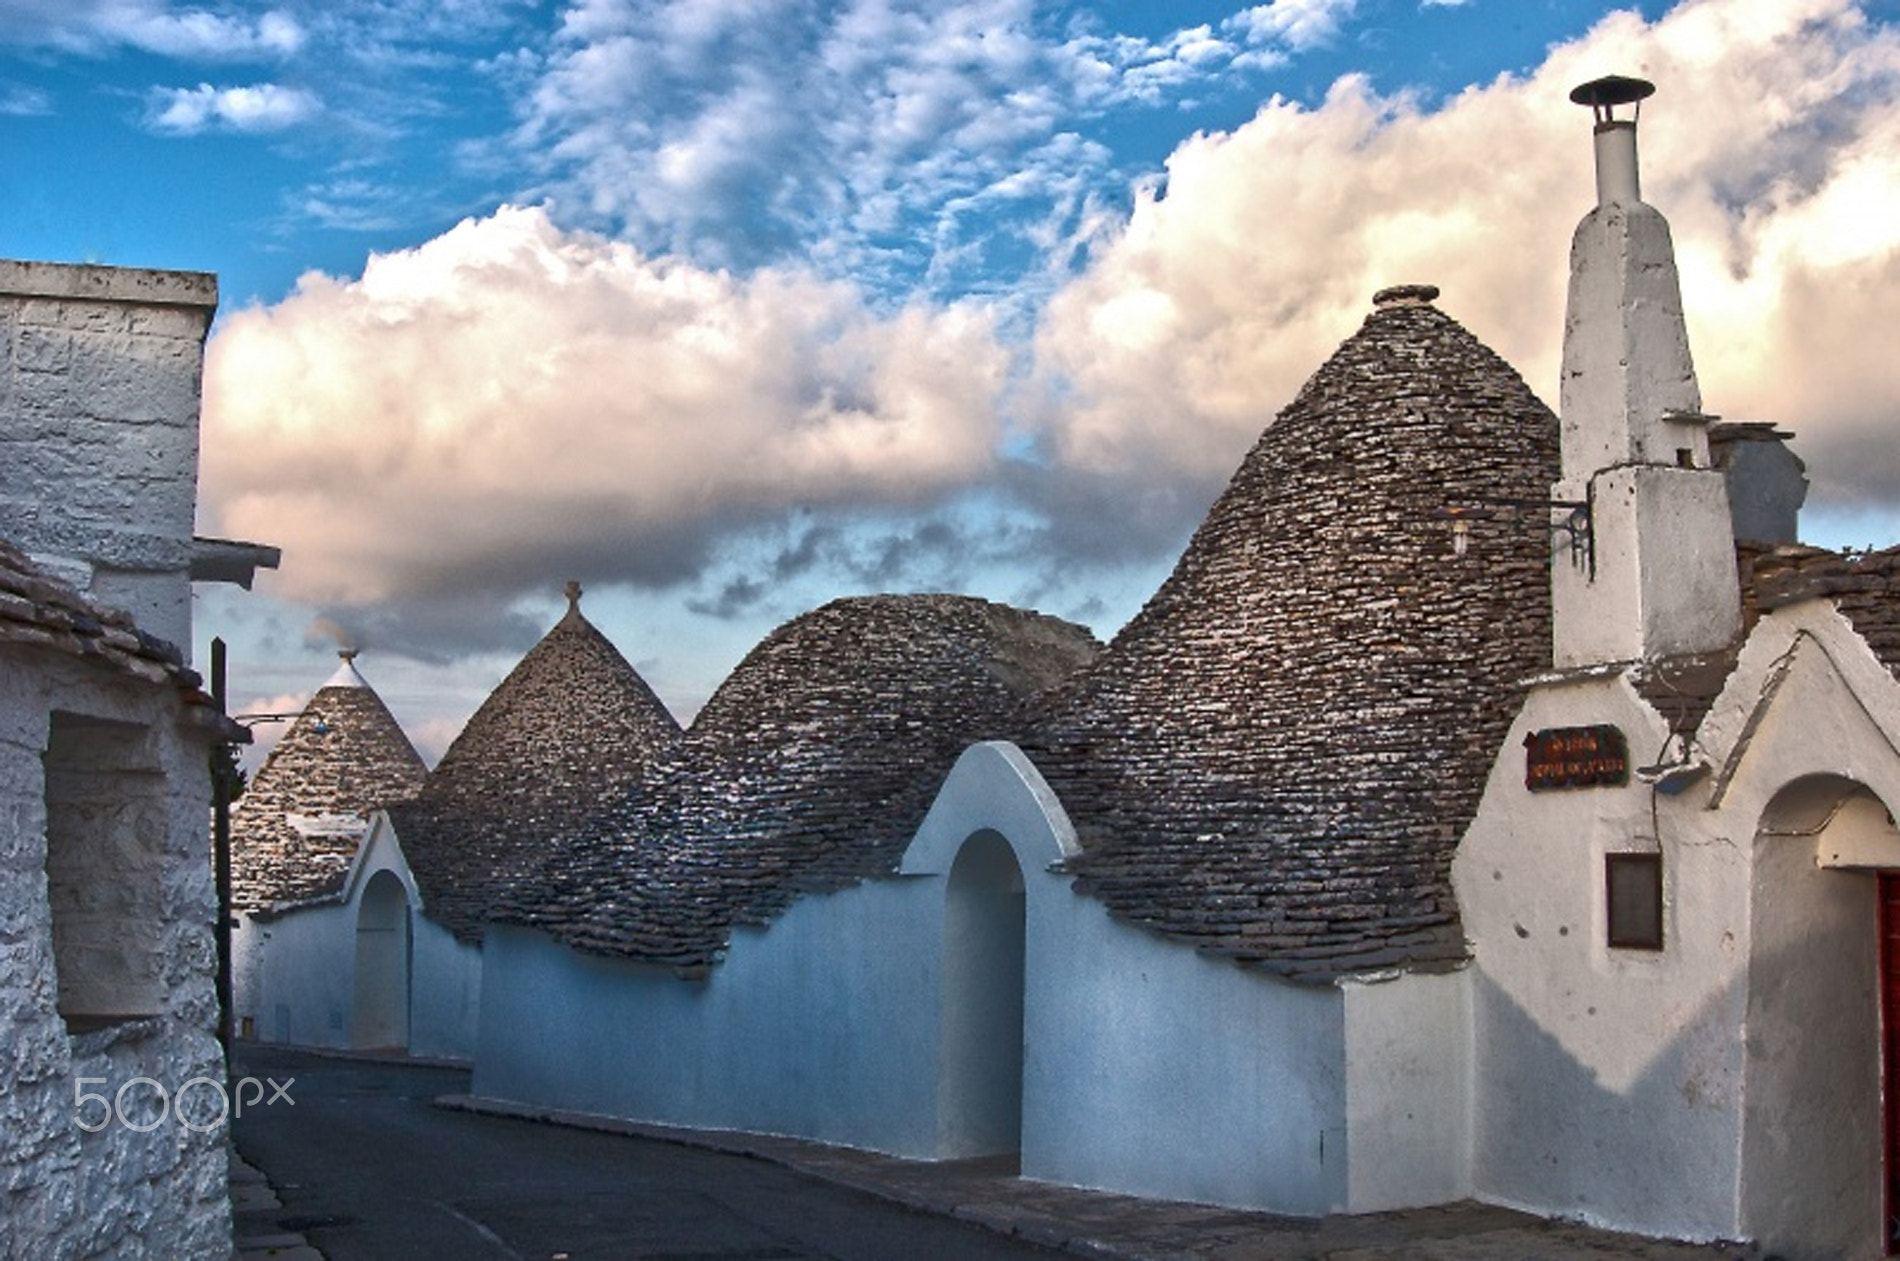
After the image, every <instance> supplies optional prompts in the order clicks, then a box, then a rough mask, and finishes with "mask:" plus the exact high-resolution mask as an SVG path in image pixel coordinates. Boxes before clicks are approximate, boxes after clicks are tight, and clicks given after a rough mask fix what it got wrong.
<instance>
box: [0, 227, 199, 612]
mask: <svg viewBox="0 0 1900 1261" xmlns="http://www.w3.org/2000/svg"><path fill="white" fill-rule="evenodd" d="M217 301H218V290H217V279H216V278H215V277H213V276H210V275H205V274H202V273H197V272H169V271H143V270H132V269H126V268H115V267H80V266H69V265H65V264H57V263H30V262H16V261H10V260H0V538H5V539H9V540H10V541H12V542H14V543H15V544H17V545H19V546H20V547H21V548H22V549H24V550H25V551H27V552H28V553H30V554H32V555H33V556H35V557H36V558H38V559H41V560H42V561H43V562H44V561H55V560H56V562H57V563H58V567H59V569H60V570H61V576H63V577H66V578H68V579H69V580H70V581H72V582H73V583H74V585H76V586H78V587H80V588H81V589H82V590H87V591H89V592H90V594H92V595H93V596H94V597H96V598H97V599H99V600H100V601H101V602H102V603H105V604H109V605H113V606H115V607H119V608H124V609H126V610H128V611H130V612H131V613H132V614H133V616H134V617H135V618H137V620H138V623H139V625H140V627H142V628H143V629H145V630H147V631H149V632H150V633H152V634H154V635H156V636H158V637H159V638H161V639H165V640H169V641H170V642H172V643H175V644H178V645H179V646H181V647H183V648H186V649H189V641H190V635H191V591H190V581H189V577H188V574H189V568H190V563H191V540H192V527H193V518H194V516H195V513H196V503H197V484H198V404H199V388H200V387H199V377H200V371H201V369H202V366H203V361H204V340H205V335H206V333H207V332H208V331H209V329H210V326H211V315H212V312H213V311H214V310H215V309H216V307H217ZM49 488H56V491H49Z"/></svg>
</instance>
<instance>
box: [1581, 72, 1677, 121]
mask: <svg viewBox="0 0 1900 1261" xmlns="http://www.w3.org/2000/svg"><path fill="white" fill-rule="evenodd" d="M1655 91H1656V85H1655V84H1653V83H1651V82H1650V81H1649V80H1648V79H1632V78H1630V77H1628V76H1627V75H1620V74H1606V75H1604V76H1603V77H1602V78H1601V79H1592V80H1590V82H1588V83H1580V84H1578V85H1577V86H1576V87H1574V88H1572V89H1570V99H1571V100H1572V101H1574V102H1576V103H1577V104H1578V105H1588V106H1590V107H1591V108H1592V109H1594V110H1598V111H1600V112H1603V116H1604V117H1605V118H1607V117H1608V113H1607V111H1608V110H1609V109H1610V107H1611V106H1613V105H1631V104H1634V103H1635V102H1637V101H1641V100H1644V99H1646V98H1647V97H1649V96H1650V95H1652V94H1653V93H1654V92H1655Z"/></svg>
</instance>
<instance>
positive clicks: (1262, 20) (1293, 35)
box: [1226, 0, 1456, 52]
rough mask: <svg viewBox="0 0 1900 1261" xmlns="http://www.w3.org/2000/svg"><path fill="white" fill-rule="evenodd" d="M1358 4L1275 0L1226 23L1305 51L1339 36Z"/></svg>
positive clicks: (1256, 39) (1266, 40)
mask: <svg viewBox="0 0 1900 1261" xmlns="http://www.w3.org/2000/svg"><path fill="white" fill-rule="evenodd" d="M1454 2H1456V0H1454ZM1358 4H1359V0H1271V3H1268V4H1260V5H1255V6H1254V7H1253V8H1251V9H1243V10H1241V11H1240V12H1239V13H1236V14H1234V16H1233V17H1231V18H1228V19H1227V22H1226V25H1227V26H1230V27H1232V28H1234V29H1237V30H1241V31H1244V32H1246V34H1247V37H1248V38H1249V39H1250V40H1253V41H1254V42H1256V43H1277V44H1285V45H1286V46H1287V47H1288V48H1291V49H1293V50H1294V51H1295V52H1304V51H1306V50H1307V49H1309V48H1316V47H1318V46H1319V45H1321V44H1325V43H1327V42H1329V41H1331V40H1332V39H1333V38H1334V37H1335V36H1337V35H1338V34H1339V26H1340V23H1342V22H1344V21H1345V20H1346V19H1348V18H1350V17H1351V16H1352V13H1353V10H1354V9H1355V8H1357V7H1358Z"/></svg>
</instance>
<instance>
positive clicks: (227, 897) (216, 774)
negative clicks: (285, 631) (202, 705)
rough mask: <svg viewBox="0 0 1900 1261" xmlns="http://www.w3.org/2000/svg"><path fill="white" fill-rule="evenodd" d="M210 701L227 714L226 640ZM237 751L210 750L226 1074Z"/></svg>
mask: <svg viewBox="0 0 1900 1261" xmlns="http://www.w3.org/2000/svg"><path fill="white" fill-rule="evenodd" d="M211 698H212V700H214V701H216V702H217V706H218V712H219V713H220V714H224V713H226V712H228V707H227V706H226V704H225V688H224V640H222V639H219V638H214V639H212V641H211ZM234 761H235V758H234V750H233V749H232V747H231V746H230V745H229V744H225V743H222V742H220V743H218V744H216V745H213V746H212V748H211V869H212V876H213V879H215V880H216V882H217V886H218V922H217V925H216V928H215V931H214V933H213V936H214V937H215V939H216V941H217V947H218V978H217V989H218V1045H219V1046H221V1047H223V1048H224V1064H225V1071H226V1073H229V1072H230V1069H231V775H232V769H233V762H234Z"/></svg>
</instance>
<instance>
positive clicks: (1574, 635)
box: [1551, 75, 1741, 667]
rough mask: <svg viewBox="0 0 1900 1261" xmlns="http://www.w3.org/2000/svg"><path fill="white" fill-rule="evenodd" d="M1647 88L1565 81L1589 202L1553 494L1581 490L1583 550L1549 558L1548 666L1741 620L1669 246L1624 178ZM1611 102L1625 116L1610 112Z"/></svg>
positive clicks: (1657, 220) (1652, 645)
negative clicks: (1589, 180)
mask: <svg viewBox="0 0 1900 1261" xmlns="http://www.w3.org/2000/svg"><path fill="white" fill-rule="evenodd" d="M1654 91H1655V88H1654V86H1653V85H1651V84H1649V83H1646V82H1644V81H1643V80H1641V79H1628V78H1623V77H1621V76H1616V75H1612V76H1610V77H1608V78H1604V79H1597V80H1594V81H1592V82H1590V83H1586V84H1584V85H1583V86H1581V87H1579V88H1577V89H1576V90H1575V91H1574V92H1572V93H1571V94H1570V99H1571V100H1573V101H1575V102H1577V103H1578V104H1582V105H1588V106H1590V107H1591V109H1592V111H1593V112H1594V113H1595V116H1596V133H1595V148H1596V176H1597V205H1596V207H1595V208H1594V209H1593V210H1591V211H1590V213H1589V214H1587V215H1585V216H1584V217H1583V221H1582V222H1581V223H1579V224H1578V225H1577V231H1576V235H1575V236H1574V237H1573V238H1572V241H1571V247H1570V296H1569V303H1568V306H1567V308H1566V310H1565V313H1564V354H1563V380H1562V382H1561V387H1560V390H1559V401H1558V413H1559V415H1560V417H1561V420H1562V426H1563V430H1562V431H1563V481H1561V482H1559V483H1558V485H1557V486H1556V487H1555V488H1554V494H1553V498H1555V499H1558V500H1565V501H1580V502H1587V503H1588V505H1589V511H1590V516H1591V522H1592V539H1591V542H1592V547H1591V549H1590V552H1591V554H1590V555H1589V556H1588V557H1586V559H1585V561H1584V563H1582V564H1577V563H1573V561H1572V560H1571V556H1570V550H1569V549H1568V548H1559V549H1557V551H1556V555H1555V559H1554V560H1553V565H1552V573H1551V588H1552V601H1553V605H1554V613H1555V616H1556V639H1555V644H1554V649H1555V657H1556V663H1557V665H1558V666H1559V667H1570V666H1586V665H1600V664H1604V663H1608V662H1615V661H1633V660H1639V659H1654V658H1657V657H1664V656H1672V655H1676V654H1681V653H1701V652H1712V651H1716V650H1719V649H1722V648H1726V647H1728V646H1729V645H1730V644H1731V643H1732V642H1733V641H1734V640H1735V639H1736V638H1737V637H1738V636H1739V635H1740V633H1741V596H1740V592H1739V588H1738V586H1737V583H1736V577H1735V540H1734V533H1733V527H1732V525H1731V523H1730V519H1729V508H1728V493H1727V489H1726V486H1725V484H1724V479H1723V475H1722V474H1721V473H1720V472H1719V471H1717V470H1716V469H1714V468H1713V467H1712V466H1711V461H1710V458H1709V438H1708V423H1709V421H1710V420H1712V419H1713V418H1712V417H1709V416H1705V415H1703V413H1702V397H1701V392H1700V390H1699V388H1698V387H1697V384H1696V375H1695V364H1694V362H1693V361H1692V360H1691V358H1690V355H1689V334H1688V328H1687V326H1686V324H1685V323H1684V321H1683V316H1682V289H1681V283H1680V281H1679V280H1678V278H1677V274H1676V259H1675V248H1674V245H1673V243H1672V242H1671V240H1670V236H1669V224H1668V222H1667V221H1666V220H1664V218H1663V217H1662V215H1661V214H1660V213H1659V212H1658V211H1657V210H1656V209H1655V208H1654V207H1652V206H1649V205H1646V204H1645V203H1644V202H1643V200H1642V195H1641V182H1640V180H1639V178H1638V171H1637V162H1636V118H1635V112H1636V111H1637V110H1638V109H1640V102H1641V101H1642V100H1644V99H1645V98H1646V97H1648V96H1649V95H1650V94H1651V93H1652V92H1654ZM1622 107H1629V108H1630V111H1631V116H1630V117H1627V118H1618V117H1616V111H1617V110H1618V109H1619V108H1622Z"/></svg>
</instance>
